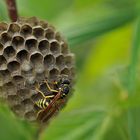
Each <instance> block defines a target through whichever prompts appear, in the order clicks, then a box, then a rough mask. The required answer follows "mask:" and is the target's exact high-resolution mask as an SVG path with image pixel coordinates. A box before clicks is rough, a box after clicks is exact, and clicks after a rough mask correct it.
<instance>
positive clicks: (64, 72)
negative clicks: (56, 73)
mask: <svg viewBox="0 0 140 140" xmlns="http://www.w3.org/2000/svg"><path fill="white" fill-rule="evenodd" d="M61 74H64V75H68V76H70V75H71V71H70V70H69V69H68V68H64V69H63V70H62V71H61Z"/></svg>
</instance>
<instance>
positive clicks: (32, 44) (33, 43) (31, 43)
mask: <svg viewBox="0 0 140 140" xmlns="http://www.w3.org/2000/svg"><path fill="white" fill-rule="evenodd" d="M25 46H26V48H27V49H28V50H29V51H35V50H37V40H36V39H34V38H31V39H28V40H26V42H25Z"/></svg>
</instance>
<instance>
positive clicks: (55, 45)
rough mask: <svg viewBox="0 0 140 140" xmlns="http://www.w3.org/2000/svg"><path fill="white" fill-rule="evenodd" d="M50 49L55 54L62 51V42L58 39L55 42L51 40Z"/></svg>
mask: <svg viewBox="0 0 140 140" xmlns="http://www.w3.org/2000/svg"><path fill="white" fill-rule="evenodd" d="M50 51H51V52H52V53H53V54H58V53H60V44H59V43H58V42H56V41H54V42H51V44H50Z"/></svg>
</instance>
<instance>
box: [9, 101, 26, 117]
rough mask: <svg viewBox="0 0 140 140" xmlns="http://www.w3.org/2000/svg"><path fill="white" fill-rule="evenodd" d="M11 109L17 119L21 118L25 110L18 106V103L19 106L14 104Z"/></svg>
mask: <svg viewBox="0 0 140 140" xmlns="http://www.w3.org/2000/svg"><path fill="white" fill-rule="evenodd" d="M11 109H12V110H13V111H14V113H15V114H16V115H18V116H19V117H23V114H24V112H25V110H24V108H23V106H22V105H21V104H20V102H19V104H15V105H14V106H13V107H12V108H11Z"/></svg>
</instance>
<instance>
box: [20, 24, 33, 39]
mask: <svg viewBox="0 0 140 140" xmlns="http://www.w3.org/2000/svg"><path fill="white" fill-rule="evenodd" d="M20 33H21V34H22V35H23V36H24V37H27V36H30V35H31V34H32V27H31V26H30V25H23V26H22V27H21V31H20Z"/></svg>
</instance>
